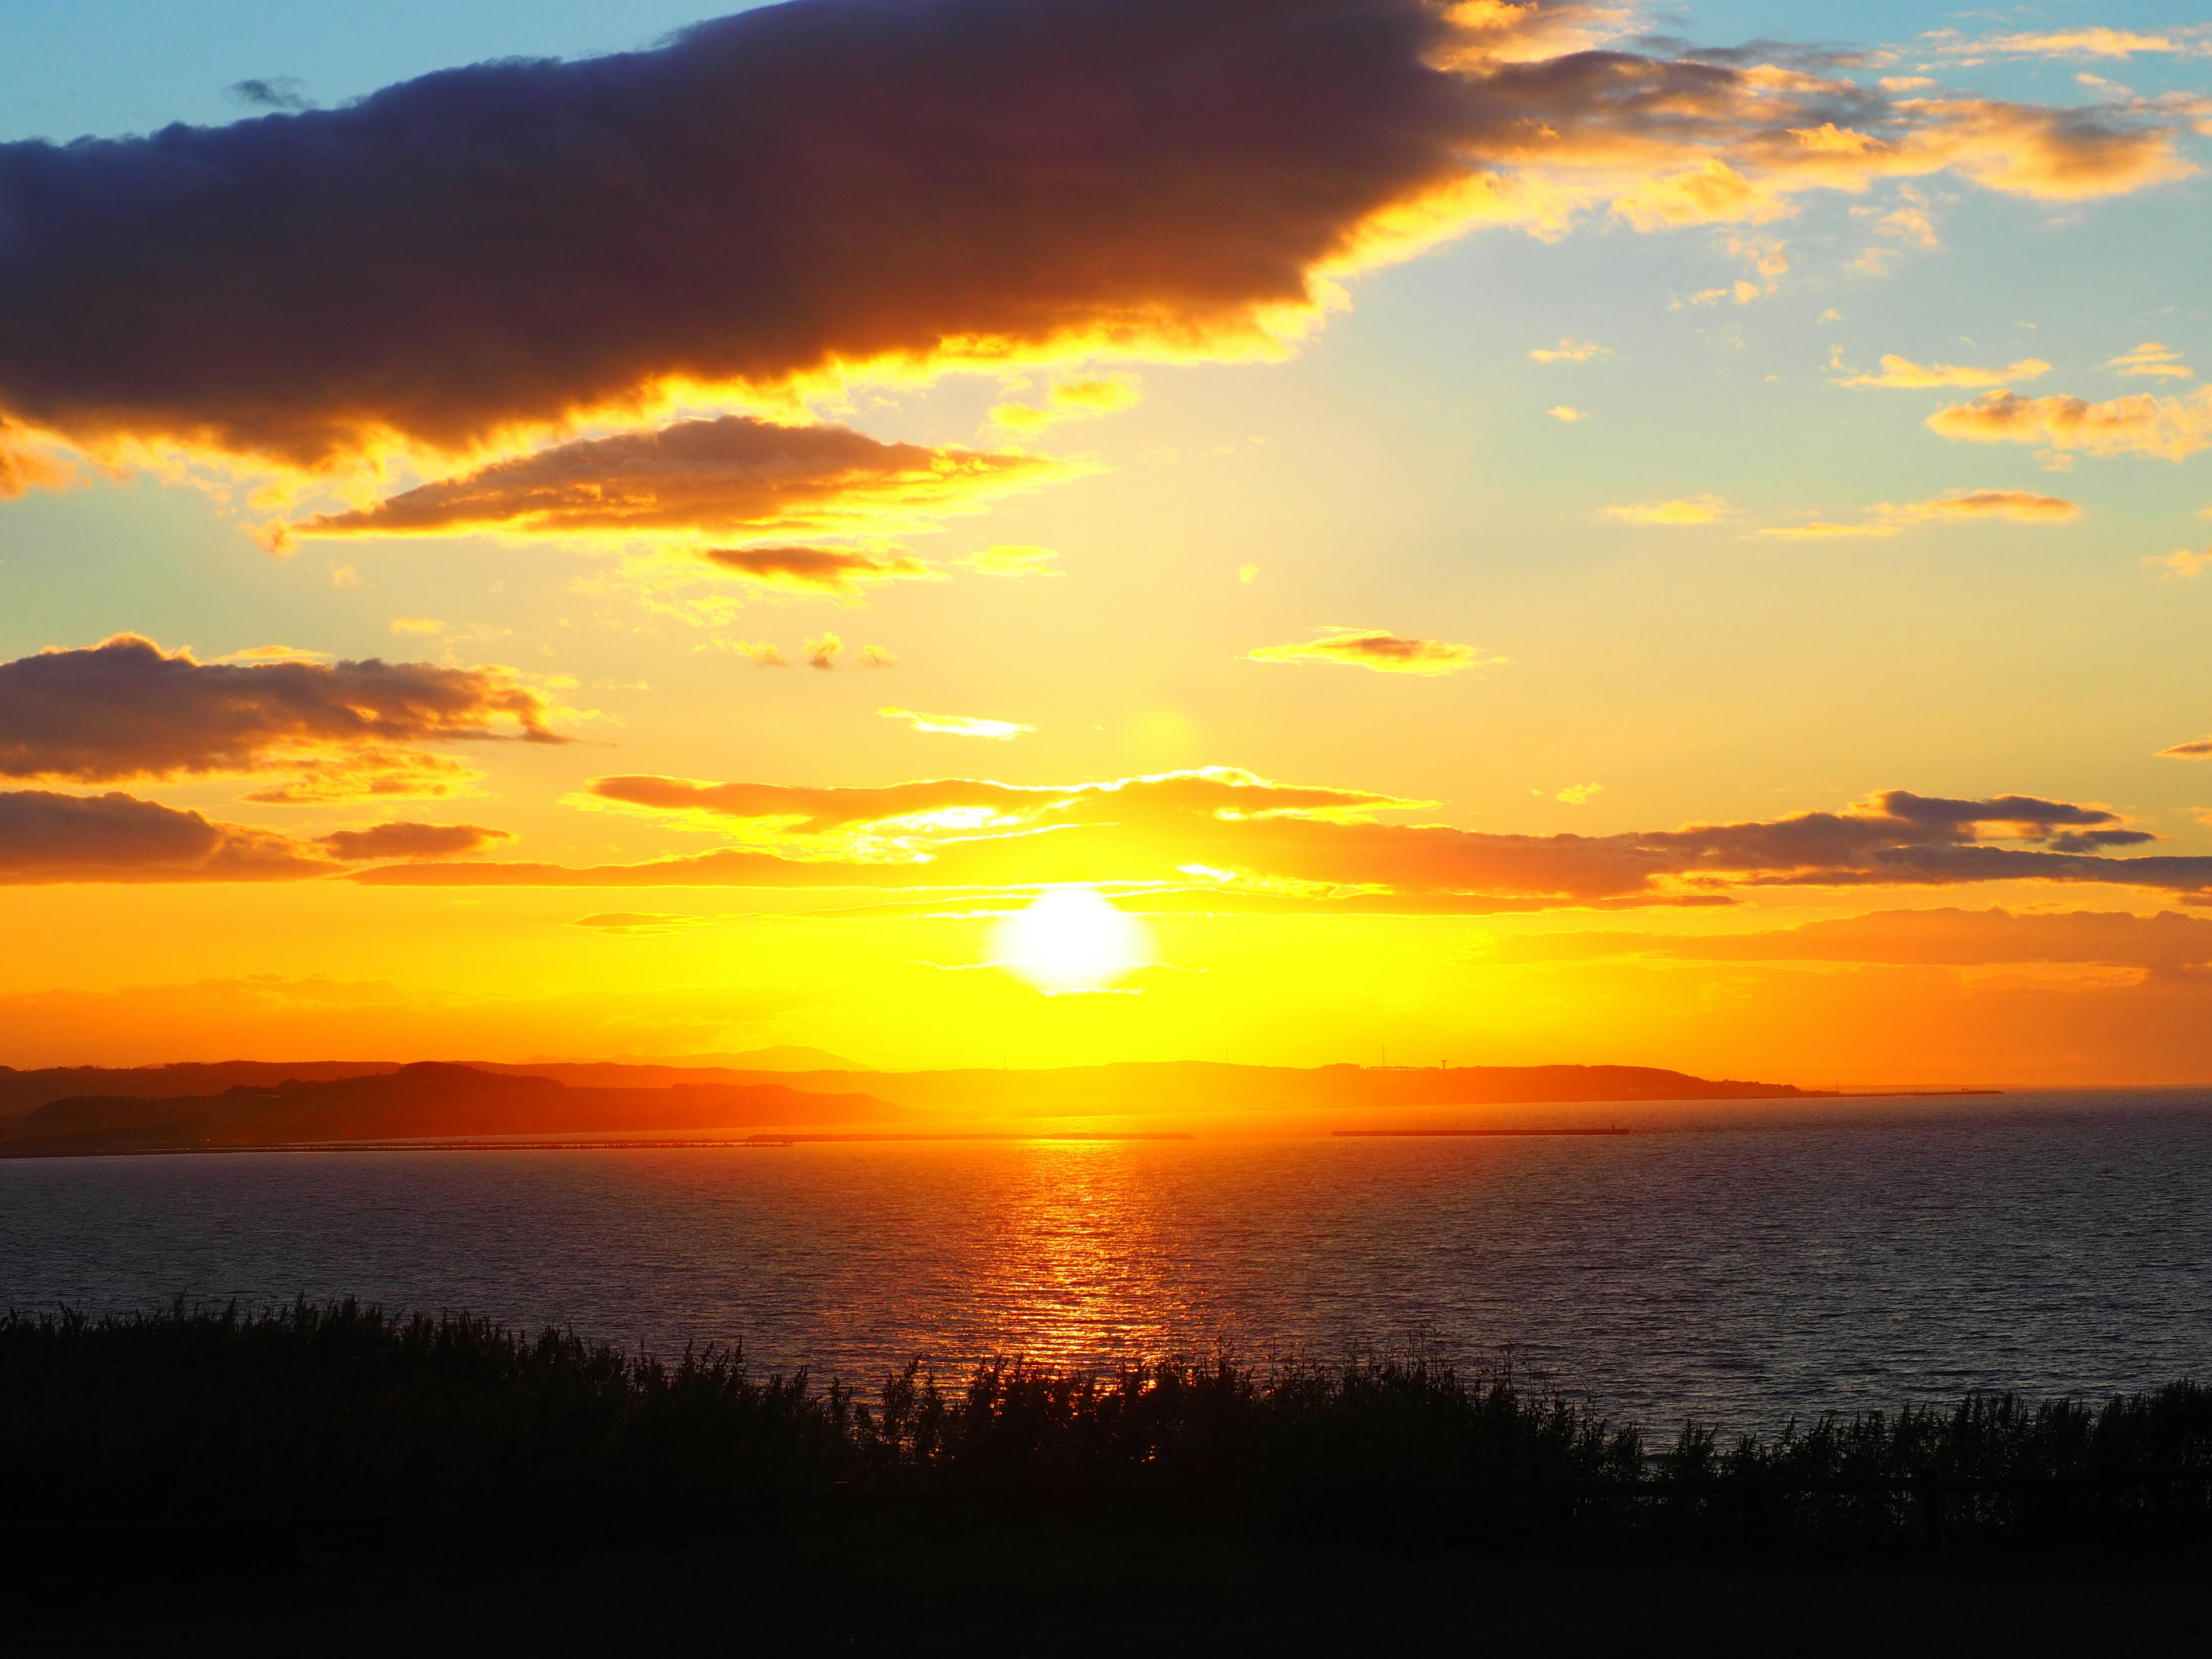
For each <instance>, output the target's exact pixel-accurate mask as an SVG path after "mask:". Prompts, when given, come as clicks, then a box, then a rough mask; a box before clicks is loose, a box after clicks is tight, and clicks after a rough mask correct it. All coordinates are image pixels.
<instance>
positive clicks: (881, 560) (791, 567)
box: [700, 547, 945, 599]
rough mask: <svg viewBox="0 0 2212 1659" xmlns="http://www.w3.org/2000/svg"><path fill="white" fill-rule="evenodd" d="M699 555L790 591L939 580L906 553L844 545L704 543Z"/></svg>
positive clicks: (854, 590) (845, 593) (856, 589)
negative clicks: (867, 550) (759, 545)
mask: <svg viewBox="0 0 2212 1659" xmlns="http://www.w3.org/2000/svg"><path fill="white" fill-rule="evenodd" d="M700 557H701V558H702V559H704V560H705V561H706V562H708V564H710V565H712V566H714V568H715V569H717V570H720V571H722V572H724V573H726V574H729V575H732V576H735V577H738V579H739V580H743V581H748V582H750V583H752V584H754V585H755V586H759V587H769V588H778V589H781V590H782V591H783V592H791V593H829V594H836V595H837V596H839V597H841V598H847V599H849V598H852V597H854V596H855V595H858V594H859V593H860V592H863V591H864V590H865V589H866V587H867V586H870V585H872V584H873V583H876V582H888V581H902V580H904V581H915V580H919V581H943V580H945V574H944V573H943V572H942V571H939V570H933V569H932V568H930V567H929V566H928V565H927V564H924V563H923V562H921V560H920V559H917V558H915V557H914V556H912V555H911V554H907V553H899V552H886V553H866V552H862V551H861V550H859V549H857V548H849V547H710V548H706V549H703V550H702V551H701V553H700Z"/></svg>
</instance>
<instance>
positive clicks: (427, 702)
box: [0, 634, 568, 801]
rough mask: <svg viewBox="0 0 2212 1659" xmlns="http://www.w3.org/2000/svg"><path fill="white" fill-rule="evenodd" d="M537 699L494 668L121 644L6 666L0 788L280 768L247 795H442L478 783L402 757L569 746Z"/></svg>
mask: <svg viewBox="0 0 2212 1659" xmlns="http://www.w3.org/2000/svg"><path fill="white" fill-rule="evenodd" d="M549 716H550V710H549V708H548V707H547V705H546V703H545V702H544V698H543V697H541V696H539V694H538V692H537V691H535V690H532V689H531V688H530V687H528V686H526V685H524V684H520V683H519V682H518V681H516V680H515V679H514V678H513V676H512V675H510V674H509V673H507V671H504V670H501V669H495V668H441V667H439V666H437V665H434V664H431V663H387V662H382V661H380V660H378V659H374V658H371V659H368V660H367V661H364V662H339V663H322V662H314V661H307V660H303V659H299V658H296V657H287V658H283V659H277V660H274V661H261V662H250V663H235V662H234V663H203V662H198V661H196V660H194V659H193V658H192V657H191V654H190V653H187V652H183V651H179V652H175V653H165V652H163V651H162V649H161V647H159V646H158V645H156V644H155V643H154V642H153V641H151V640H146V639H142V638H140V637H138V636H137V635H131V634H118V635H115V636H114V637H113V638H112V639H108V640H105V641H101V642H100V644H99V645H97V646H94V647H88V648H86V649H82V650H70V651H64V650H50V651H43V652H40V653H39V654H37V655H36V656H31V657H22V658H18V659H16V660H15V661H13V662H9V663H0V776H4V777H11V778H42V779H56V780H59V779H66V780H69V781H74V782H78V783H106V782H112V781H118V780H121V779H125V778H168V777H177V776H182V775H202V774H209V773H225V772H235V773H256V772H282V773H283V774H286V775H287V777H286V781H284V782H283V783H282V784H279V785H276V786H275V787H272V788H271V789H270V791H267V792H264V793H262V794H261V795H259V796H257V797H256V799H264V800H278V801H298V800H333V799H352V798H356V797H359V796H364V795H401V794H442V793H450V792H451V790H452V789H453V787H454V786H455V785H456V784H457V783H459V782H462V781H466V780H467V779H468V778H470V777H471V776H473V774H471V773H470V772H467V771H466V770H465V769H462V768H460V767H459V766H458V765H457V764H456V763H453V762H452V761H449V760H446V759H444V758H442V757H436V756H432V755H428V754H425V753H423V752H422V751H421V750H416V749H414V748H411V747H410V745H412V744H422V743H441V742H454V741H483V740H487V739H496V738H508V739H519V740H520V741H524V742H528V743H564V742H567V741H568V739H567V738H562V737H561V736H559V735H558V734H556V732H553V731H552V730H551V729H550V727H549V726H547V724H546V721H547V720H548V718H549Z"/></svg>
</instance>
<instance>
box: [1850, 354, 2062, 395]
mask: <svg viewBox="0 0 2212 1659" xmlns="http://www.w3.org/2000/svg"><path fill="white" fill-rule="evenodd" d="M2050 372H2051V365H2050V364H2049V363H2046V362H2044V361H2043V359H2042V358H2040V357H2023V358H2021V360H2020V361H2019V362H2016V363H2008V364H2006V365H2005V367H2003V368H1969V367H1968V366H1966V364H1964V363H1916V362H1913V361H1912V360H1911V358H1910V357H1893V356H1885V357H1884V358H1883V359H1882V360H1881V374H1852V375H1847V376H1845V377H1844V379H1842V380H1838V381H1837V382H1836V384H1837V385H1838V386H1894V387H1897V388H1899V389H1900V390H1903V391H1906V392H1918V391H1923V390H1925V389H1927V388H1928V387H1930V386H1958V387H1961V388H1972V387H1977V386H2010V385H2011V384H2012V383H2013V382H2014V381H2015V380H2034V379H2036V378H2037V377H2038V376H2039V375H2044V374H2049V373H2050Z"/></svg>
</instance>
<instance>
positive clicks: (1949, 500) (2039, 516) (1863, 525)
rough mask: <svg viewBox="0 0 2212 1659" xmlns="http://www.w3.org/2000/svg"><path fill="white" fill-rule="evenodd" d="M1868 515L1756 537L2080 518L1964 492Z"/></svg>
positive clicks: (2014, 498)
mask: <svg viewBox="0 0 2212 1659" xmlns="http://www.w3.org/2000/svg"><path fill="white" fill-rule="evenodd" d="M1869 513H1871V515H1872V516H1870V517H1869V518H1866V519H1862V520H1857V522H1855V523H1848V524H1835V523H1826V522H1820V521H1815V522H1814V523H1811V524H1799V525H1778V526H1772V527H1771V528H1769V529H1765V530H1761V531H1759V532H1755V533H1756V534H1758V535H1760V536H1769V537H1773V538H1778V539H1780V540H1784V541H1820V540H1825V539H1829V538H1837V537H1856V536H1877V537H1879V536H1894V535H1896V534H1898V533H1899V532H1900V531H1903V530H1905V529H1908V528H1910V527H1911V526H1913V525H1917V524H1946V523H1955V522H1957V521H1959V520H1964V519H2009V520H2012V521H2013V522H2014V523H2015V524H2066V523H2069V522H2070V521H2071V520H2075V519H2078V518H2080V517H2081V507H2080V506H2079V505H2078V504H2077V503H2075V502H2073V501H2066V500H2064V499H2063V498H2062V497H2060V496H2057V495H2036V494H2035V493H2034V492H2033V491H2032V490H2026V489H1967V490H1960V491H1959V492H1958V493H1956V494H1954V495H1939V496H1937V497H1936V499H1935V500H1933V501H1904V502H1898V501H1877V502H1875V505H1874V506H1873V507H1871V508H1869Z"/></svg>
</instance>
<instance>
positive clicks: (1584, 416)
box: [1548, 404, 1589, 426]
mask: <svg viewBox="0 0 2212 1659" xmlns="http://www.w3.org/2000/svg"><path fill="white" fill-rule="evenodd" d="M1548 412H1549V414H1550V415H1551V416H1552V418H1553V420H1555V421H1565V422H1566V423H1567V424H1568V425H1570V426H1572V425H1573V424H1574V423H1575V422H1577V421H1587V420H1588V419H1589V410H1586V409H1577V408H1575V407H1574V406H1573V405H1572V404H1559V405H1558V406H1557V407H1555V408H1553V409H1552V410H1549V411H1548Z"/></svg>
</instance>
